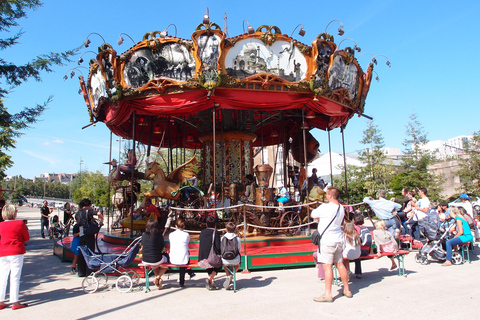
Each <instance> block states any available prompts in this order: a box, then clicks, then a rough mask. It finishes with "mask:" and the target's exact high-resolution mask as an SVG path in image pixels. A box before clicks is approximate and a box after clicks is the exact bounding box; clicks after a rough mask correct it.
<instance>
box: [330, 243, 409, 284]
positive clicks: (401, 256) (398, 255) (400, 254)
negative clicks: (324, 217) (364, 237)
mask: <svg viewBox="0 0 480 320" xmlns="http://www.w3.org/2000/svg"><path fill="white" fill-rule="evenodd" d="M409 253H410V251H408V250H398V251H397V252H382V254H381V255H380V257H392V256H393V258H395V259H396V260H397V266H398V275H399V276H405V255H407V254H409ZM376 258H379V256H378V255H377V254H376V253H370V254H369V255H366V256H360V258H359V259H360V260H370V259H376ZM333 272H334V274H333V283H334V284H335V285H338V284H339V280H338V270H337V267H336V266H335V264H334V265H333Z"/></svg>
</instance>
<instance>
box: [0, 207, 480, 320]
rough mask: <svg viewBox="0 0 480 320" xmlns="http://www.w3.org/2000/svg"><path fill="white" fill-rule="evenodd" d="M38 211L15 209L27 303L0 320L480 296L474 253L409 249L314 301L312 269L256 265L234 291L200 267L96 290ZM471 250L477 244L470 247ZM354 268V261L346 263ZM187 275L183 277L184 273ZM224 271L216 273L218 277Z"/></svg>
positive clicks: (433, 308)
mask: <svg viewBox="0 0 480 320" xmlns="http://www.w3.org/2000/svg"><path fill="white" fill-rule="evenodd" d="M39 216H40V213H39V209H27V208H24V207H21V208H19V218H20V219H28V220H29V223H28V226H29V228H30V234H31V237H32V240H31V241H30V242H28V245H27V254H26V256H25V264H24V269H23V275H22V282H21V286H20V299H21V301H22V302H27V303H28V304H29V305H30V306H29V307H28V308H26V309H21V310H15V311H13V310H11V309H10V308H7V309H3V310H1V311H0V319H2V320H7V319H38V318H48V319H63V320H65V319H134V318H140V317H141V318H143V319H159V318H168V319H199V318H229V319H252V318H253V319H318V318H323V319H364V318H370V319H384V318H388V319H405V318H422V319H447V318H455V319H459V318H469V319H478V318H479V315H478V308H476V307H475V306H476V305H477V303H476V301H475V300H474V299H473V298H474V297H478V296H479V295H480V285H479V284H480V278H479V272H478V268H479V266H480V261H478V259H477V258H476V257H474V258H473V260H474V261H473V263H471V264H465V265H461V266H453V267H441V266H440V263H437V262H432V263H431V264H430V265H426V266H424V265H420V264H417V263H415V261H414V254H410V255H408V256H407V257H406V262H405V263H406V268H407V277H399V276H398V275H397V272H396V271H389V270H388V268H389V266H390V261H389V260H388V259H386V258H382V259H378V260H370V261H365V262H364V263H363V264H362V267H363V271H364V276H363V278H362V279H360V280H358V279H353V280H352V282H351V291H352V292H353V294H354V296H353V298H352V299H347V298H345V297H343V296H341V292H342V289H341V287H335V286H334V288H333V292H334V294H336V300H335V301H334V303H331V304H321V303H316V302H314V301H313V300H312V298H313V297H314V296H319V295H320V294H321V293H322V292H323V289H324V285H323V284H322V283H319V282H318V281H317V279H316V274H317V270H316V269H314V268H299V269H287V270H271V271H255V272H252V273H250V274H240V275H239V277H238V281H237V285H238V287H239V288H240V289H239V291H238V292H237V293H233V291H225V290H223V289H222V290H218V291H215V292H212V291H207V289H205V278H206V274H205V273H197V276H196V277H195V278H193V280H190V281H188V280H187V281H186V283H185V288H184V289H179V288H178V287H177V282H176V279H177V275H176V274H174V275H171V276H170V279H167V280H166V281H165V284H166V286H167V288H166V289H164V290H157V289H152V291H151V292H149V293H145V292H144V289H145V286H144V279H140V286H139V287H137V288H134V290H133V291H132V292H129V293H125V294H122V293H120V292H118V291H117V290H116V289H115V287H113V286H112V285H113V284H114V283H115V279H116V278H113V279H110V280H109V287H108V288H106V289H103V290H100V291H97V292H96V293H94V294H86V293H84V292H83V291H82V289H81V280H82V279H80V278H78V277H76V276H73V275H70V274H69V271H70V263H62V262H60V259H59V258H57V257H56V256H53V254H52V243H51V241H50V240H47V239H42V238H41V237H40V231H39V230H40V221H39ZM476 252H477V253H480V250H479V249H478V248H476ZM352 266H353V264H352ZM187 278H188V276H187ZM224 278H225V276H224V275H222V276H221V277H219V280H220V281H217V283H220V282H223V281H222V280H223V279H224Z"/></svg>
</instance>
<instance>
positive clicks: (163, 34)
mask: <svg viewBox="0 0 480 320" xmlns="http://www.w3.org/2000/svg"><path fill="white" fill-rule="evenodd" d="M170 26H174V27H175V38H176V37H177V26H176V25H174V24H173V23H171V24H169V25H168V26H167V27H166V28H165V30H163V31H162V32H160V38H162V39H163V38H166V37H168V31H167V29H168V28H169V27H170Z"/></svg>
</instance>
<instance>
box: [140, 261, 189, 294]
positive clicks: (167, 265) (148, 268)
mask: <svg viewBox="0 0 480 320" xmlns="http://www.w3.org/2000/svg"><path fill="white" fill-rule="evenodd" d="M138 266H139V267H143V268H145V293H146V292H148V291H150V273H151V272H152V271H153V269H154V268H157V267H159V268H187V269H192V268H194V267H198V264H196V263H191V264H182V265H179V264H171V263H163V264H159V265H153V266H152V265H146V264H143V263H139V264H138Z"/></svg>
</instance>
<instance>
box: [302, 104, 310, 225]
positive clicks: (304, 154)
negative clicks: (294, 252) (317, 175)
mask: <svg viewBox="0 0 480 320" xmlns="http://www.w3.org/2000/svg"><path fill="white" fill-rule="evenodd" d="M302 127H303V130H302V131H303V161H305V172H306V173H307V180H306V182H307V184H306V188H305V193H306V195H305V198H306V199H307V203H308V202H309V201H310V194H309V192H308V164H307V141H306V137H305V130H307V129H306V126H305V108H303V109H302ZM307 221H309V222H310V206H307ZM300 224H302V223H301V222H300ZM308 234H310V224H309V225H308Z"/></svg>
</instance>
